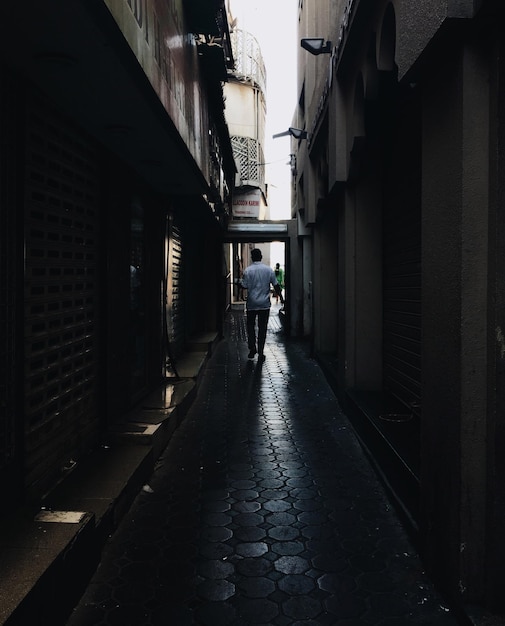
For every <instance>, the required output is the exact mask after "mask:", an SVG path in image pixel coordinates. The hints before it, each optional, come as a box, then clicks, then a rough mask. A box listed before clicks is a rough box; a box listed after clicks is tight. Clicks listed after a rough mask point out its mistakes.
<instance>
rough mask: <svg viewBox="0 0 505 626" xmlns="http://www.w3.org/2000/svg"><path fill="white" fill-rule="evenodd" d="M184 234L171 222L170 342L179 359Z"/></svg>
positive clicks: (180, 350)
mask: <svg viewBox="0 0 505 626" xmlns="http://www.w3.org/2000/svg"><path fill="white" fill-rule="evenodd" d="M183 293H184V290H183V257H182V234H181V230H180V228H179V227H178V226H177V225H176V224H175V223H174V222H173V220H171V223H170V240H169V265H168V340H169V342H170V346H171V350H172V354H173V355H174V356H175V357H177V356H178V355H180V354H181V352H182V350H183V348H184V306H183Z"/></svg>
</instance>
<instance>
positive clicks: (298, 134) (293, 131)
mask: <svg viewBox="0 0 505 626" xmlns="http://www.w3.org/2000/svg"><path fill="white" fill-rule="evenodd" d="M286 135H292V136H293V137H294V138H295V139H307V137H308V133H307V131H306V130H302V129H301V128H292V127H291V126H290V127H289V128H288V129H287V130H285V131H284V132H283V133H277V134H276V135H272V138H273V139H277V137H285V136H286Z"/></svg>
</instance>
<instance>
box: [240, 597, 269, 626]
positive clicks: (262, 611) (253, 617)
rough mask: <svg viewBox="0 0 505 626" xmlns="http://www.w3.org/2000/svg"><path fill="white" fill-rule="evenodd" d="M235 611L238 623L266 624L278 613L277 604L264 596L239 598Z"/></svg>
mask: <svg viewBox="0 0 505 626" xmlns="http://www.w3.org/2000/svg"><path fill="white" fill-rule="evenodd" d="M237 611H238V614H239V620H238V623H239V624H268V623H270V622H271V621H272V620H274V619H275V618H276V617H277V615H278V614H279V609H278V608H277V605H276V604H274V603H273V602H270V601H269V600H265V599H264V598H261V599H247V598H243V599H240V600H238V601H237ZM240 620H242V621H240Z"/></svg>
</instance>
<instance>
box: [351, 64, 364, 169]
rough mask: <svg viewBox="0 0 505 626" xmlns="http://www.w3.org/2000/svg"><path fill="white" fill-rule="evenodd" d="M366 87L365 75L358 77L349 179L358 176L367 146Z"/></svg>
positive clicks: (355, 92) (353, 110) (355, 91)
mask: <svg viewBox="0 0 505 626" xmlns="http://www.w3.org/2000/svg"><path fill="white" fill-rule="evenodd" d="M365 136H366V131H365V87H364V83H363V75H362V74H361V73H359V74H358V76H357V77H356V83H355V85H354V101H353V109H352V126H351V128H350V139H351V146H350V154H349V180H353V179H355V178H356V177H357V175H358V172H359V164H360V161H361V155H362V153H363V148H364V146H365Z"/></svg>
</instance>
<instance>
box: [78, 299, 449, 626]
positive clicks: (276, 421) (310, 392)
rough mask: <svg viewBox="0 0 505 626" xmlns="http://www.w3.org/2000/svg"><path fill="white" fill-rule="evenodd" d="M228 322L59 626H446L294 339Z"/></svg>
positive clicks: (345, 425)
mask: <svg viewBox="0 0 505 626" xmlns="http://www.w3.org/2000/svg"><path fill="white" fill-rule="evenodd" d="M245 332H246V331H245V316H244V313H243V312H242V311H233V312H231V313H230V314H229V315H228V317H227V322H226V336H225V340H224V341H222V342H221V343H220V344H219V346H218V347H217V349H216V351H215V353H214V355H213V357H212V358H211V360H210V361H209V364H208V367H207V369H206V372H205V375H204V379H203V382H202V384H201V387H200V390H199V393H198V396H197V398H196V400H195V402H194V404H193V405H192V407H191V409H190V411H189V413H188V414H187V416H186V417H185V419H184V421H183V423H182V424H181V426H180V427H179V429H178V430H177V431H176V433H175V434H174V436H173V438H172V440H171V442H170V444H169V445H168V447H167V449H166V450H165V452H164V453H163V455H162V457H161V458H160V460H159V462H158V464H157V469H156V471H155V473H154V475H153V476H152V480H151V481H150V483H149V486H150V488H151V489H150V490H146V491H143V492H142V493H141V494H139V496H138V498H137V499H136V501H135V503H134V505H133V507H132V509H131V510H130V512H129V513H128V514H127V515H126V516H125V519H124V521H123V523H122V524H121V526H120V528H119V529H118V531H117V532H116V534H115V535H114V536H113V538H112V539H111V541H110V542H109V543H108V545H107V546H106V549H105V552H104V555H103V559H102V563H101V565H100V567H99V569H98V571H97V573H96V575H95V577H94V579H93V580H92V582H91V583H90V585H89V587H88V589H87V591H86V594H85V595H84V597H83V598H82V601H81V603H80V605H79V606H78V607H77V608H76V610H75V611H74V614H73V616H72V617H71V619H70V620H69V622H68V624H70V625H71V626H82V625H84V624H89V625H91V624H121V625H125V624H145V625H148V624H153V625H157V624H160V625H161V624H173V625H174V626H182V625H185V624H208V625H218V626H223V625H226V624H234V625H244V624H272V625H279V626H282V625H288V624H289V625H292V624H302V623H303V624H338V625H340V626H357V625H360V626H366V625H376V624H377V625H379V624H380V625H384V626H386V625H388V626H393V625H395V624H396V625H398V626H400V625H401V626H405V625H406V624H425V625H430V626H436V625H450V624H456V620H455V618H454V617H453V616H452V614H451V612H450V611H449V610H448V609H447V607H446V606H445V605H444V603H443V602H442V601H441V599H440V597H439V596H438V595H437V594H436V592H435V591H434V589H433V586H432V584H431V583H430V581H429V580H428V579H427V577H426V575H425V574H424V573H423V570H422V566H421V563H420V561H419V558H418V556H417V554H416V552H415V550H414V549H413V547H412V545H411V544H410V542H409V539H408V537H407V535H406V533H405V531H404V529H403V528H402V526H401V524H400V522H399V520H398V518H397V517H396V515H395V512H394V510H393V509H392V507H391V505H390V503H389V501H388V499H387V497H386V496H385V493H384V491H383V489H382V487H381V485H380V483H379V482H378V480H377V478H376V476H375V474H374V472H373V471H372V469H371V468H370V466H369V464H368V462H367V460H366V458H365V456H364V454H363V452H362V450H361V448H360V446H359V444H358V442H357V440H356V438H355V436H354V434H353V431H352V428H351V426H350V424H349V422H348V420H347V418H346V417H345V415H343V413H342V411H341V410H340V407H339V405H338V403H337V401H336V399H335V396H334V394H333V392H332V391H331V389H330V387H329V386H328V384H327V383H326V381H325V379H324V376H323V375H322V373H321V370H320V368H319V366H318V365H317V364H316V362H315V361H313V360H312V359H310V358H309V357H308V352H307V349H306V346H305V344H304V343H303V342H297V341H294V340H290V339H285V337H284V334H283V332H282V325H281V323H280V320H279V316H278V308H277V307H274V308H273V310H272V314H271V317H270V322H269V330H268V336H267V345H266V349H265V354H266V361H265V362H264V363H257V362H251V361H248V360H247V353H248V350H247V342H246V336H245Z"/></svg>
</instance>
